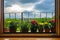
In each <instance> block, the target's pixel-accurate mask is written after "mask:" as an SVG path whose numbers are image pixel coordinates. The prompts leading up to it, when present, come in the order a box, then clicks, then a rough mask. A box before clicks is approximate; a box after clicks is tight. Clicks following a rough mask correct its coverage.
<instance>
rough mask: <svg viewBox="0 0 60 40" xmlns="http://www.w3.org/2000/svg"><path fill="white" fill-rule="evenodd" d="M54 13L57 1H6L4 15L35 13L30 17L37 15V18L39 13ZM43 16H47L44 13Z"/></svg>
mask: <svg viewBox="0 0 60 40" xmlns="http://www.w3.org/2000/svg"><path fill="white" fill-rule="evenodd" d="M54 11H55V0H4V13H19V12H35V13H30V15H31V16H32V15H33V14H36V16H37V15H39V13H37V12H54ZM26 14H27V13H25V17H26V16H27V15H26ZM49 14H50V16H49V17H51V13H49ZM42 15H43V16H45V13H42ZM37 17H39V16H37Z"/></svg>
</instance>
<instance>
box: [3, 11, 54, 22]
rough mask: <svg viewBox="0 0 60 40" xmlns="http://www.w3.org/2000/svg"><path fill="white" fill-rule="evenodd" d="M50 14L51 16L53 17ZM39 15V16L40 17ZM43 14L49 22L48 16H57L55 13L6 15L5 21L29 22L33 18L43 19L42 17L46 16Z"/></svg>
mask: <svg viewBox="0 0 60 40" xmlns="http://www.w3.org/2000/svg"><path fill="white" fill-rule="evenodd" d="M49 13H50V14H51V16H50V14H49ZM17 14H18V15H17ZM37 14H38V15H39V17H38V15H37ZM42 14H44V15H45V17H46V20H47V18H48V16H50V17H53V16H55V15H54V14H55V13H54V12H20V13H4V18H5V19H6V18H15V19H17V18H19V19H21V21H24V20H25V19H27V20H28V21H29V20H30V19H31V18H32V19H34V18H43V17H42V16H44V15H42Z"/></svg>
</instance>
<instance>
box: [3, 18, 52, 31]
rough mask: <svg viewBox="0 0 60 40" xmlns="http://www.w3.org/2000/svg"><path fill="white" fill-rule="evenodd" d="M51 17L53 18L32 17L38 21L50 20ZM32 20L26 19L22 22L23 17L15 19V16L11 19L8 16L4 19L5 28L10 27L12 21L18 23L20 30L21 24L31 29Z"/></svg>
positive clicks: (18, 29)
mask: <svg viewBox="0 0 60 40" xmlns="http://www.w3.org/2000/svg"><path fill="white" fill-rule="evenodd" d="M51 19H52V18H47V19H46V18H31V20H36V22H37V23H41V22H42V21H44V22H49V21H50V20H51ZM31 20H29V21H26V22H22V21H21V19H14V18H12V19H10V18H6V19H5V20H4V27H5V28H9V24H10V22H14V23H17V31H20V30H21V26H23V27H27V28H29V29H30V27H31V23H30V22H31ZM49 27H50V25H49Z"/></svg>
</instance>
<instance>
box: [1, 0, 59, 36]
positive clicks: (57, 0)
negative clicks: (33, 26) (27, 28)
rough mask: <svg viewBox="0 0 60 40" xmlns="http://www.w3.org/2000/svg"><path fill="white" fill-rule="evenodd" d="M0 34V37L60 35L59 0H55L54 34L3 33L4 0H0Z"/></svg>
mask: <svg viewBox="0 0 60 40" xmlns="http://www.w3.org/2000/svg"><path fill="white" fill-rule="evenodd" d="M0 3H1V4H0V8H1V9H0V36H1V37H55V36H59V35H60V31H59V30H60V28H59V0H56V1H55V9H56V10H55V11H56V12H55V13H56V34H5V33H4V32H3V30H4V29H3V27H4V0H0Z"/></svg>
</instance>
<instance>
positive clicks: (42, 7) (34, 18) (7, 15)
mask: <svg viewBox="0 0 60 40" xmlns="http://www.w3.org/2000/svg"><path fill="white" fill-rule="evenodd" d="M55 23H56V22H55V0H32V1H31V0H4V32H5V33H55V32H56V27H55V26H56V24H55Z"/></svg>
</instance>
